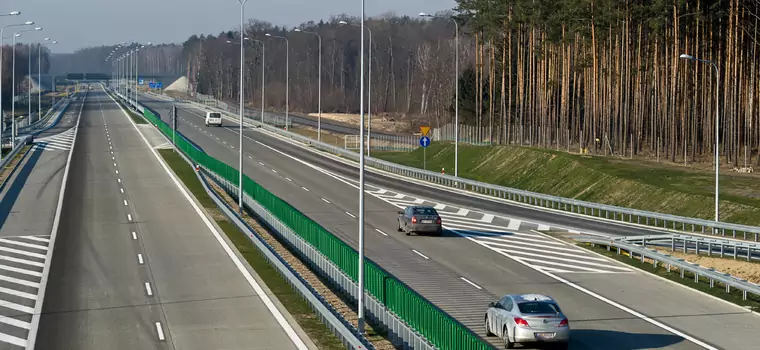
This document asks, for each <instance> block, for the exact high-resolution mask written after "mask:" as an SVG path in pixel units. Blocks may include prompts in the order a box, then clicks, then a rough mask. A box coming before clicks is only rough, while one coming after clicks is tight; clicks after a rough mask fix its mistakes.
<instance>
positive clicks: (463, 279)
mask: <svg viewBox="0 0 760 350" xmlns="http://www.w3.org/2000/svg"><path fill="white" fill-rule="evenodd" d="M459 278H460V279H462V281H465V282H467V283H468V284H469V285H471V286H473V287H475V288H477V289H483V288H481V287H480V286H479V285H477V284H475V283H473V282H472V281H470V280H468V279H466V278H464V277H459Z"/></svg>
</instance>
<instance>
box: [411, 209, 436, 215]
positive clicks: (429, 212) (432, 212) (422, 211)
mask: <svg viewBox="0 0 760 350" xmlns="http://www.w3.org/2000/svg"><path fill="white" fill-rule="evenodd" d="M414 214H416V215H438V212H436V211H435V209H433V208H414Z"/></svg>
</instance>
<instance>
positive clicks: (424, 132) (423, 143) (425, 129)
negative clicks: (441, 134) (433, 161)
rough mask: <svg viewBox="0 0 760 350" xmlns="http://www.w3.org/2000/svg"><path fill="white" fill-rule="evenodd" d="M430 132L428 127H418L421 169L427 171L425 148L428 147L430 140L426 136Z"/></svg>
mask: <svg viewBox="0 0 760 350" xmlns="http://www.w3.org/2000/svg"><path fill="white" fill-rule="evenodd" d="M429 132H430V127H429V126H420V133H422V137H421V138H420V146H422V169H423V170H427V146H428V145H430V138H429V137H428V136H427V135H428V133H429Z"/></svg>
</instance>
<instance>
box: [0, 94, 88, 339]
mask: <svg viewBox="0 0 760 350" xmlns="http://www.w3.org/2000/svg"><path fill="white" fill-rule="evenodd" d="M80 107H81V104H80V103H79V102H73V103H72V104H71V105H70V106H69V108H68V110H67V112H66V113H65V114H64V116H63V117H62V118H61V120H60V121H59V122H58V124H56V125H55V126H53V127H52V128H50V129H48V130H46V131H45V132H42V133H40V134H38V135H37V136H36V137H35V140H36V141H35V142H34V145H33V146H32V148H31V149H30V150H29V152H28V153H27V155H26V157H24V159H23V160H22V162H21V163H20V164H19V165H18V168H17V169H16V171H15V173H14V174H13V175H12V176H11V177H10V178H9V179H8V182H7V183H6V184H5V187H4V188H3V189H2V191H1V192H0V349H21V348H23V347H24V346H26V345H27V343H28V339H29V338H30V336H32V334H31V332H30V330H31V329H32V315H33V314H34V312H35V310H34V308H35V306H37V305H38V303H39V300H40V298H41V296H42V295H43V294H44V290H43V289H42V288H41V286H40V282H41V280H42V274H43V270H44V266H45V262H46V260H47V257H46V254H47V252H48V250H49V248H50V232H51V230H52V227H53V220H54V218H55V212H56V206H57V205H58V195H59V192H60V189H61V184H62V180H63V172H64V168H65V166H66V160H67V158H68V154H69V151H70V149H71V140H72V139H73V131H74V128H75V126H76V123H77V119H78V116H79V110H80Z"/></svg>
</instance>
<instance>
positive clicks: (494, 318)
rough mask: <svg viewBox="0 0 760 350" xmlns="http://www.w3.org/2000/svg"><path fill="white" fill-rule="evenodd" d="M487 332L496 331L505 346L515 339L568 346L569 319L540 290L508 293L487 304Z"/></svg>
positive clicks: (563, 347) (510, 347) (520, 341)
mask: <svg viewBox="0 0 760 350" xmlns="http://www.w3.org/2000/svg"><path fill="white" fill-rule="evenodd" d="M485 328H486V336H494V335H497V336H499V337H501V338H502V339H503V340H504V345H505V347H506V348H507V349H512V348H513V347H514V346H515V344H517V343H552V344H554V345H558V346H559V347H560V348H561V349H567V347H568V344H569V343H570V323H569V321H568V320H567V317H565V315H564V314H563V313H562V310H560V308H559V305H557V302H556V301H555V300H554V299H552V298H551V297H549V296H546V295H541V294H507V295H505V296H503V297H502V298H501V299H499V301H496V302H492V303H490V304H489V305H488V311H486V316H485Z"/></svg>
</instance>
